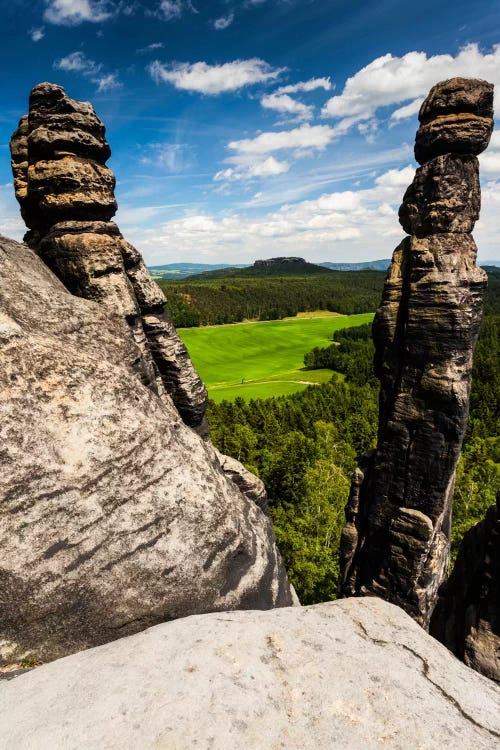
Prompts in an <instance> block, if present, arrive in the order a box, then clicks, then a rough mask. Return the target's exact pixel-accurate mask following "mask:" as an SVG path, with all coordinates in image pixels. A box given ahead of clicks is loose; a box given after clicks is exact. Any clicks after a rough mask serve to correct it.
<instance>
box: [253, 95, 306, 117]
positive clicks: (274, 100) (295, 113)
mask: <svg viewBox="0 0 500 750" xmlns="http://www.w3.org/2000/svg"><path fill="white" fill-rule="evenodd" d="M260 103H261V104H262V106H263V107H264V108H265V109H272V110H274V111H275V112H280V113H281V114H286V115H290V116H292V117H293V119H295V120H297V121H301V120H311V119H312V117H313V107H311V106H309V105H307V104H303V103H302V102H298V101H297V100H296V99H292V97H291V96H288V94H278V93H275V94H267V95H266V96H263V97H262V99H261V100H260Z"/></svg>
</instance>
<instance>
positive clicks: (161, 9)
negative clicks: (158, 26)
mask: <svg viewBox="0 0 500 750" xmlns="http://www.w3.org/2000/svg"><path fill="white" fill-rule="evenodd" d="M184 13H198V11H197V10H196V8H195V7H194V5H193V3H192V2H191V0H160V3H159V5H158V7H157V9H156V11H155V12H154V15H157V16H158V17H159V18H161V19H162V21H178V20H179V19H180V18H181V17H182V16H183V15H184Z"/></svg>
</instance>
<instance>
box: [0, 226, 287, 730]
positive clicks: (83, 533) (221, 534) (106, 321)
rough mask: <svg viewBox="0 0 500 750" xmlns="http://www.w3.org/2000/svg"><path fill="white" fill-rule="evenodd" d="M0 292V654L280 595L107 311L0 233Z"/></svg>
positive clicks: (267, 557)
mask: <svg viewBox="0 0 500 750" xmlns="http://www.w3.org/2000/svg"><path fill="white" fill-rule="evenodd" d="M0 300H1V311H0V393H1V394H2V399H1V400H0V445H1V446H2V471H1V472H0V499H1V502H0V506H1V507H0V511H1V512H0V547H1V550H2V556H1V564H0V612H1V616H0V664H5V663H7V662H11V661H16V660H19V659H22V658H23V657H37V658H39V659H41V660H42V661H47V660H51V659H55V658H57V657H60V656H63V655H65V654H68V653H72V652H74V651H78V650H80V649H84V648H88V647H90V646H93V645H97V644H101V643H105V642H107V641H110V640H113V639H115V638H119V637H121V636H123V635H127V634H130V633H133V632H137V631H140V630H142V629H144V628H146V627H148V626H150V625H153V624H155V623H158V622H162V621H165V620H169V619H172V618H176V617H182V616H186V615H189V614H192V613H195V612H206V611H214V610H227V609H235V608H252V609H253V608H256V609H265V608H268V607H274V606H284V605H290V604H292V602H293V598H292V592H291V589H290V587H289V584H288V581H287V577H286V573H285V571H284V569H283V566H282V562H281V560H280V557H279V554H278V552H277V549H276V546H275V543H274V535H273V531H272V526H271V523H270V521H269V519H268V518H267V517H266V516H265V515H264V514H263V513H262V512H261V511H260V510H259V508H258V507H257V506H256V504H255V503H254V502H251V501H249V500H247V499H246V498H245V497H244V496H243V495H242V494H241V493H240V491H239V490H238V489H237V487H236V486H235V484H234V483H233V482H230V481H228V479H226V477H225V475H224V473H223V472H222V470H221V468H220V465H219V462H218V460H217V459H216V457H215V456H214V455H213V449H212V448H211V446H210V445H209V444H207V443H205V442H204V441H203V440H202V439H200V438H199V437H198V435H196V434H195V433H194V432H193V431H192V430H190V429H188V428H187V427H186V426H185V425H184V424H183V422H182V420H181V419H180V417H179V415H178V413H177V411H176V409H175V408H174V406H173V404H172V402H171V401H170V399H164V398H163V399H162V398H160V397H159V396H157V395H156V394H155V392H154V389H152V388H150V387H145V386H144V385H142V384H141V382H140V381H141V380H142V381H143V382H147V380H148V377H149V373H148V372H147V371H146V372H144V370H143V368H144V358H143V357H142V356H141V353H140V351H139V349H138V348H137V346H136V345H135V343H134V341H133V338H132V337H131V336H130V332H129V329H128V327H127V325H126V323H125V321H124V320H123V316H122V314H121V313H120V314H119V313H115V314H111V313H110V312H109V311H108V310H106V309H105V306H99V305H96V304H94V303H92V302H89V301H87V300H85V299H81V298H79V297H77V296H73V295H71V294H69V293H68V291H67V290H66V289H65V288H64V287H63V285H62V284H61V283H60V282H59V281H58V280H57V278H56V277H55V276H54V275H53V274H52V273H51V272H50V270H49V269H48V268H47V267H46V266H45V265H44V264H43V263H42V261H41V260H40V259H39V258H38V257H37V256H36V255H35V254H34V253H33V252H32V251H31V250H29V249H28V248H26V246H23V245H19V244H18V243H15V242H12V241H8V240H5V239H4V238H2V239H1V240H0ZM4 737H5V735H4V732H3V730H2V732H0V745H1V744H2V741H3V740H4Z"/></svg>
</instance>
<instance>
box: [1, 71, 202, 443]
mask: <svg viewBox="0 0 500 750" xmlns="http://www.w3.org/2000/svg"><path fill="white" fill-rule="evenodd" d="M11 153H12V170H13V173H14V185H15V191H16V198H17V199H18V201H19V203H20V206H21V214H22V216H23V219H24V221H25V223H26V225H27V226H28V228H29V229H30V231H29V232H28V234H27V236H26V238H25V239H26V241H27V243H28V244H29V245H30V246H31V247H32V248H33V249H34V250H36V252H37V253H38V254H39V255H40V257H41V258H42V259H43V260H44V262H45V263H46V264H47V265H48V266H49V267H50V268H51V270H52V271H54V273H55V274H56V275H57V276H58V277H59V278H60V279H61V281H62V282H63V283H64V285H65V286H66V287H67V288H68V290H69V291H70V292H72V293H73V294H76V295H78V296H81V297H86V298H87V299H91V300H95V301H97V302H100V303H102V304H104V305H105V306H106V308H107V309H108V311H109V312H110V313H112V314H117V315H120V316H122V317H124V318H125V319H126V320H127V322H128V324H129V326H130V328H131V329H132V332H133V334H134V338H135V341H136V343H137V344H138V346H139V349H140V351H141V352H142V356H141V359H140V361H139V362H138V363H137V364H138V367H139V368H140V371H141V377H142V379H143V381H144V382H145V383H147V384H149V385H150V386H151V387H153V388H154V389H155V390H156V392H158V393H160V395H161V392H162V391H163V390H166V391H167V393H168V394H169V395H170V396H171V397H172V399H173V401H174V404H175V405H176V407H177V410H178V411H179V414H180V415H181V417H182V419H183V421H184V422H185V423H186V424H187V425H189V426H190V427H192V428H193V429H195V430H196V431H197V432H198V433H200V434H202V435H203V436H206V435H207V434H208V427H207V422H206V418H205V411H206V407H207V392H206V389H205V386H204V384H203V382H202V381H201V379H200V377H199V376H198V374H197V372H196V370H195V369H194V367H193V364H192V362H191V360H190V358H189V355H188V352H187V350H186V348H185V346H184V344H183V343H182V341H181V339H180V337H179V336H178V334H177V332H176V330H175V328H174V325H173V323H172V321H171V320H170V317H169V316H168V313H167V312H166V311H165V303H166V299H165V296H164V295H163V292H162V291H161V289H160V288H159V287H158V285H157V284H156V283H155V282H154V280H153V279H152V278H151V276H150V275H149V272H148V271H147V269H146V266H145V265H144V261H143V259H142V257H141V255H140V253H139V252H138V251H137V250H136V249H135V248H134V247H132V245H130V244H129V243H128V242H126V241H125V240H124V239H123V237H122V235H121V233H120V231H119V229H118V227H117V226H116V224H114V223H113V222H112V221H111V218H112V217H113V216H114V214H115V212H116V209H117V204H116V200H115V195H114V188H115V177H114V175H113V173H112V172H111V170H110V169H109V168H108V167H107V166H106V161H107V159H108V158H109V156H110V154H111V151H110V148H109V145H108V143H107V141H106V138H105V129H104V125H103V124H102V122H101V121H100V120H99V118H98V117H97V115H96V113H95V112H94V109H93V107H92V105H91V104H89V103H86V102H77V101H74V100H73V99H70V98H69V97H68V96H67V95H66V93H65V91H64V89H63V88H62V87H61V86H57V85H55V84H51V83H41V84H39V85H38V86H35V88H34V89H33V90H32V92H31V95H30V102H29V114H28V115H27V116H25V117H23V118H22V119H21V121H20V123H19V127H18V129H17V130H16V132H15V133H14V134H13V136H12V141H11Z"/></svg>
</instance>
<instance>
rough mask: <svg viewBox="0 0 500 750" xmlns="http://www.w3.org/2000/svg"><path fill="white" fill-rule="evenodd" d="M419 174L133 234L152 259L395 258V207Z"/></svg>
mask: <svg viewBox="0 0 500 750" xmlns="http://www.w3.org/2000/svg"><path fill="white" fill-rule="evenodd" d="M413 174H414V170H413V169H412V167H405V168H404V169H402V170H396V169H394V170H390V171H389V172H387V173H385V174H383V175H381V176H380V177H379V178H378V179H377V180H376V181H375V182H374V185H373V187H372V188H368V189H363V190H357V191H355V190H345V191H338V192H331V193H324V194H323V195H320V196H319V197H318V198H315V199H314V200H305V201H301V202H298V203H295V204H292V205H284V206H282V207H281V208H280V209H279V210H275V211H269V212H268V213H264V214H263V215H261V216H257V217H255V216H254V215H246V214H241V213H236V214H233V215H231V216H222V217H217V216H213V215H210V214H208V213H206V212H202V211H200V212H198V213H193V214H190V215H186V216H183V217H181V218H177V219H172V220H170V221H167V222H163V223H162V224H160V225H158V226H157V227H153V228H151V226H150V227H143V228H139V227H136V228H135V229H133V230H132V234H133V235H134V239H135V240H136V241H137V243H138V244H139V245H140V247H141V249H142V250H143V251H144V253H145V255H146V257H147V259H148V262H153V261H156V262H160V261H161V260H162V259H163V262H166V259H167V258H170V257H172V258H174V257H177V258H179V257H183V258H185V259H190V258H196V257H198V258H199V255H200V248H202V250H201V252H202V254H203V255H205V256H206V257H213V258H216V259H217V260H219V261H223V260H227V261H228V262H244V261H249V262H251V261H253V260H255V258H257V257H270V256H272V255H279V254H281V255H287V254H288V255H290V254H295V255H297V254H300V255H304V256H305V257H307V258H308V259H310V260H316V261H321V260H334V259H337V260H345V259H346V258H350V259H360V260H363V259H364V260H371V259H374V258H377V257H388V256H390V254H391V252H392V250H393V248H394V247H395V246H396V244H397V242H398V241H399V239H400V238H401V237H402V236H403V231H402V229H401V227H400V226H399V223H398V219H397V213H396V211H397V207H398V206H399V203H400V202H401V198H402V194H403V192H404V188H405V187H406V186H407V184H408V183H409V182H410V181H411V179H412V177H413Z"/></svg>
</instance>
